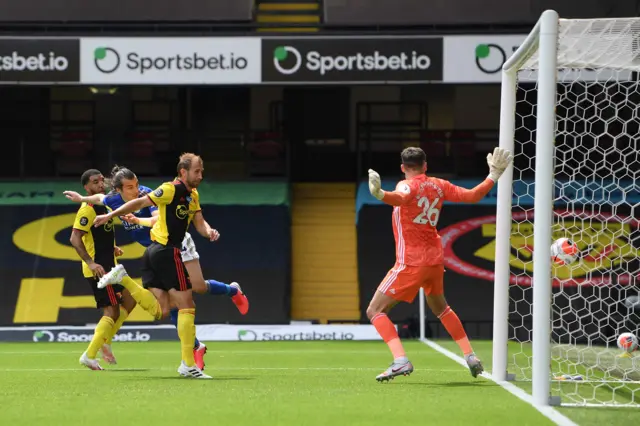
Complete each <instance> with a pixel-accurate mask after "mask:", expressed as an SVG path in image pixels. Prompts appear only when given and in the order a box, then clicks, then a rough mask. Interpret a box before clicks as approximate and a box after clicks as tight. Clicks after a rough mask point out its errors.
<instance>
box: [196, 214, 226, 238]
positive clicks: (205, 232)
mask: <svg viewBox="0 0 640 426" xmlns="http://www.w3.org/2000/svg"><path fill="white" fill-rule="evenodd" d="M193 226H194V227H195V228H196V231H198V233H199V234H200V235H202V236H203V237H205V238H207V239H208V240H209V241H216V240H217V239H218V238H220V233H219V232H218V231H216V230H215V229H213V228H211V226H210V225H209V224H208V223H207V221H206V220H204V216H203V215H202V212H201V211H199V212H196V214H195V215H193Z"/></svg>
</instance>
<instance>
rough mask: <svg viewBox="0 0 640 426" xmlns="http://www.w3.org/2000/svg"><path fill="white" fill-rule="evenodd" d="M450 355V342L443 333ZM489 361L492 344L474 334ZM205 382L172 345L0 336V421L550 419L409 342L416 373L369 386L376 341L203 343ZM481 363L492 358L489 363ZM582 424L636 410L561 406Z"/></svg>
mask: <svg viewBox="0 0 640 426" xmlns="http://www.w3.org/2000/svg"><path fill="white" fill-rule="evenodd" d="M440 343H441V344H443V346H445V347H447V348H448V349H451V350H454V351H456V352H457V350H456V347H455V344H452V342H448V341H442V342H440ZM475 344H476V351H477V353H478V354H479V356H481V357H482V358H483V359H485V360H486V361H487V363H488V362H490V357H491V347H490V343H489V342H475ZM207 346H208V348H209V353H208V354H207V357H206V360H207V368H206V372H207V373H209V374H211V375H213V376H214V380H189V379H184V378H180V377H178V375H177V373H176V368H177V367H178V364H179V358H180V353H179V346H178V343H177V342H158V343H153V342H149V343H116V344H114V346H113V347H114V352H115V354H116V356H117V358H118V365H117V366H113V367H112V366H105V365H103V366H105V368H107V370H106V371H101V372H100V371H90V370H88V369H86V368H84V367H82V366H80V365H79V364H78V357H79V356H80V354H81V353H82V351H83V350H84V349H85V347H86V344H75V343H29V344H1V345H0V402H1V406H2V409H1V410H0V424H2V425H43V424H45V425H64V426H74V425H85V424H95V423H114V424H117V425H118V426H126V425H137V426H139V425H141V424H143V425H174V424H175V425H183V424H186V423H187V422H188V423H192V424H217V425H247V426H260V425H275V426H306V425H310V426H311V425H335V426H341V425H349V426H357V425H376V426H379V425H384V424H398V425H400V424H406V425H409V424H435V425H440V424H442V425H465V426H466V425H491V426H494V425H509V424H517V425H518V426H525V425H549V424H552V422H551V421H549V420H548V419H546V418H545V417H544V416H543V415H541V414H540V413H538V412H537V411H536V410H535V409H534V408H532V407H531V406H529V405H528V404H526V403H524V402H522V401H520V400H519V399H518V398H516V397H515V396H513V395H511V394H510V393H508V392H507V391H505V390H504V389H502V388H501V387H500V386H498V385H497V384H495V383H493V382H491V381H490V380H487V379H485V378H478V379H473V378H472V377H471V375H470V374H469V371H468V370H467V369H464V368H462V367H461V366H459V365H458V364H456V363H455V362H453V361H451V360H449V359H448V358H446V357H444V356H443V355H441V354H439V353H437V352H435V351H434V350H432V349H431V348H429V347H427V346H426V345H424V344H423V343H421V342H418V341H409V342H406V344H405V348H406V350H407V353H408V355H409V357H410V359H411V361H412V362H413V364H414V366H415V368H416V371H415V372H414V374H412V375H411V376H410V377H398V378H396V379H395V380H393V381H391V382H389V383H378V382H376V381H375V379H374V378H375V376H376V375H377V374H379V373H380V372H382V371H383V370H384V369H385V368H386V367H387V366H388V364H389V362H390V360H391V359H390V355H389V353H388V350H387V347H386V346H385V345H384V344H383V343H382V342H224V343H223V342H208V343H207ZM487 368H488V369H490V365H487ZM560 411H561V412H562V413H563V414H565V415H566V416H568V417H570V418H571V419H572V420H574V421H575V422H577V423H578V424H580V425H598V426H602V425H604V424H611V425H613V424H621V421H622V420H624V422H625V423H629V422H630V423H632V424H633V423H637V422H638V421H640V410H636V409H593V408H591V409H583V408H560Z"/></svg>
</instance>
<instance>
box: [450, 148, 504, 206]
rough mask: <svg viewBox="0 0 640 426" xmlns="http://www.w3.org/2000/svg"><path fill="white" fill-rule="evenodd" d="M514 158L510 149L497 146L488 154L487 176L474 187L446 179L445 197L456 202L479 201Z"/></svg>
mask: <svg viewBox="0 0 640 426" xmlns="http://www.w3.org/2000/svg"><path fill="white" fill-rule="evenodd" d="M512 160H513V155H511V152H510V151H509V150H506V149H502V148H495V149H494V150H493V154H491V153H490V154H488V155H487V164H488V165H489V175H488V176H487V178H486V179H485V180H484V181H483V182H482V183H481V184H479V185H477V186H476V187H474V188H472V189H466V188H462V187H460V186H457V185H454V184H452V183H451V182H447V181H444V182H445V184H444V192H445V199H446V200H447V201H452V202H454V203H477V202H478V201H480V200H482V199H483V198H484V197H485V196H486V195H487V194H488V193H489V191H491V188H493V185H494V184H495V183H496V182H497V181H498V179H500V176H502V174H503V173H504V171H505V170H506V169H507V167H509V164H511V161H512Z"/></svg>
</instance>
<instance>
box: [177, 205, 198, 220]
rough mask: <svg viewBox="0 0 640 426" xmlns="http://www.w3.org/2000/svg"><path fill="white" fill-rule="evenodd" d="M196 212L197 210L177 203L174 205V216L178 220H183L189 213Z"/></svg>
mask: <svg viewBox="0 0 640 426" xmlns="http://www.w3.org/2000/svg"><path fill="white" fill-rule="evenodd" d="M196 213H197V210H189V208H188V207H187V206H185V205H181V204H180V205H178V206H176V217H177V218H178V219H180V220H184V219H186V218H187V217H189V215H194V214H196Z"/></svg>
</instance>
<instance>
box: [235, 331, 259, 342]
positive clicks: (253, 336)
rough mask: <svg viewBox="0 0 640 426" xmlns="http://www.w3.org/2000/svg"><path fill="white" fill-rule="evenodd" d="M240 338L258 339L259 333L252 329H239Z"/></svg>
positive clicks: (246, 339)
mask: <svg viewBox="0 0 640 426" xmlns="http://www.w3.org/2000/svg"><path fill="white" fill-rule="evenodd" d="M238 340H243V341H254V340H258V335H257V334H256V332H255V331H252V330H238Z"/></svg>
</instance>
